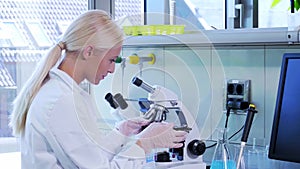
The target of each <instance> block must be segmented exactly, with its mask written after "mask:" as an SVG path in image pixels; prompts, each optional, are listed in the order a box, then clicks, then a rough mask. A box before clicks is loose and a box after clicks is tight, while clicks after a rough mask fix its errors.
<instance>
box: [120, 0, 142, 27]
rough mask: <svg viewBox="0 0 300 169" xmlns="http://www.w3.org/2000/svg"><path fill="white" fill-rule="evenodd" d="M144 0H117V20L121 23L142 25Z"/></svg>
mask: <svg viewBox="0 0 300 169" xmlns="http://www.w3.org/2000/svg"><path fill="white" fill-rule="evenodd" d="M143 1H144V0H115V20H119V21H120V22H121V23H120V24H121V25H126V24H128V23H126V22H130V25H131V24H134V25H141V24H142V17H141V13H142V11H143V8H142V4H143ZM124 18H126V19H124ZM127 19H128V20H127Z"/></svg>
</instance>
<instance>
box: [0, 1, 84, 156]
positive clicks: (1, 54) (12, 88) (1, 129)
mask: <svg viewBox="0 0 300 169" xmlns="http://www.w3.org/2000/svg"><path fill="white" fill-rule="evenodd" d="M88 2H89V1H88V0H43V1H36V0H22V1H20V0H2V1H0V10H1V14H0V35H1V36H0V150H1V151H0V153H3V152H11V151H17V150H18V147H17V145H16V141H15V139H14V138H13V137H12V133H11V129H10V128H9V127H8V123H9V119H8V117H9V115H10V114H11V103H12V101H13V100H14V98H15V97H16V95H17V93H18V91H19V89H20V88H21V86H22V85H23V84H24V82H25V81H26V80H27V78H28V77H29V76H30V74H31V72H32V71H33V69H34V67H35V65H36V63H37V62H38V61H39V59H40V58H41V57H42V56H43V55H44V53H45V52H46V50H47V48H48V47H49V46H51V45H53V44H55V43H56V41H57V39H58V37H59V36H60V35H61V34H62V32H63V31H64V30H65V27H66V26H67V24H68V23H70V21H72V20H73V19H74V18H75V17H76V16H78V15H79V14H81V13H83V12H84V11H86V10H88ZM2 35H3V36H2ZM4 35H5V36H4ZM13 143H14V144H15V146H14V147H13V146H11V145H12V144H13Z"/></svg>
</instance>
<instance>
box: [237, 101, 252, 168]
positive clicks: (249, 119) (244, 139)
mask: <svg viewBox="0 0 300 169" xmlns="http://www.w3.org/2000/svg"><path fill="white" fill-rule="evenodd" d="M255 108H256V107H255V105H254V104H250V105H249V108H248V109H247V117H246V121H245V126H244V131H243V134H242V138H241V147H240V153H239V156H238V159H237V169H239V168H240V164H241V160H242V156H243V151H244V147H245V146H246V143H247V140H248V136H249V133H250V129H251V125H252V121H253V118H254V114H255V113H257V110H255Z"/></svg>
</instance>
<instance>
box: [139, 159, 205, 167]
mask: <svg viewBox="0 0 300 169" xmlns="http://www.w3.org/2000/svg"><path fill="white" fill-rule="evenodd" d="M146 168H147V169H148V168H149V169H150V168H152V169H153V168H155V169H187V168H188V169H206V164H205V163H202V162H191V161H190V162H184V161H182V162H150V163H147V164H145V166H144V169H146Z"/></svg>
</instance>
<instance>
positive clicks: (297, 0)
mask: <svg viewBox="0 0 300 169" xmlns="http://www.w3.org/2000/svg"><path fill="white" fill-rule="evenodd" d="M281 1H282V0H273V2H272V5H271V8H273V7H275V6H276V5H277V4H279V2H281ZM294 5H295V10H296V11H298V10H299V9H300V0H294ZM289 9H290V8H289Z"/></svg>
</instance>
